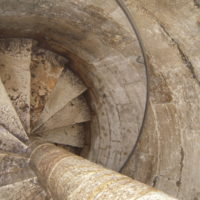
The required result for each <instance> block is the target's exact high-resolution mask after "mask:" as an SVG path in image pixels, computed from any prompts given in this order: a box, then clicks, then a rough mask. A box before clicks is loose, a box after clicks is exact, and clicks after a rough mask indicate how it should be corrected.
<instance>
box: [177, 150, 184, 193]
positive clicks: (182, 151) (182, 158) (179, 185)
mask: <svg viewBox="0 0 200 200" xmlns="http://www.w3.org/2000/svg"><path fill="white" fill-rule="evenodd" d="M180 154H181V161H180V177H179V180H178V181H177V182H176V185H177V187H178V193H179V192H180V189H181V188H180V187H181V184H182V172H183V167H184V165H183V162H184V158H185V153H184V150H183V147H181V151H180Z"/></svg>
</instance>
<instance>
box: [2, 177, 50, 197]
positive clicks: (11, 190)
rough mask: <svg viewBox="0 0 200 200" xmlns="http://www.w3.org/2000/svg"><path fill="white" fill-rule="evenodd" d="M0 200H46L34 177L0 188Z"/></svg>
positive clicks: (45, 195) (44, 193)
mask: <svg viewBox="0 0 200 200" xmlns="http://www.w3.org/2000/svg"><path fill="white" fill-rule="evenodd" d="M0 199H2V200H27V199H28V200H47V199H49V198H48V197H47V194H46V192H45V191H44V190H43V188H42V187H41V186H40V184H39V183H38V180H37V178H36V177H33V178H29V179H26V180H23V181H21V182H16V183H14V184H10V185H6V186H3V187H0Z"/></svg>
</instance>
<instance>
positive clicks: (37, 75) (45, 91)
mask: <svg viewBox="0 0 200 200" xmlns="http://www.w3.org/2000/svg"><path fill="white" fill-rule="evenodd" d="M67 63H68V60H67V59H65V58H63V57H61V56H59V55H57V54H55V53H53V52H50V51H48V50H45V49H41V48H39V47H38V46H37V45H36V44H34V45H33V48H32V62H31V127H34V125H35V123H36V121H37V120H38V118H39V116H40V115H41V112H42V110H43V109H44V106H45V104H46V101H47V100H48V97H49V95H50V94H51V92H52V91H53V89H54V87H55V85H56V82H57V80H58V78H59V77H60V75H61V73H62V71H63V68H64V66H65V65H67Z"/></svg>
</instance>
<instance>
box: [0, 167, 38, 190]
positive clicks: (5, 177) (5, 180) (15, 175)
mask: <svg viewBox="0 0 200 200" xmlns="http://www.w3.org/2000/svg"><path fill="white" fill-rule="evenodd" d="M33 177H35V174H34V172H33V171H32V169H31V168H30V167H25V168H24V167H22V168H16V169H14V170H12V171H10V172H8V173H6V172H1V174H0V186H5V185H9V184H13V183H16V182H20V181H23V180H25V179H29V178H33Z"/></svg>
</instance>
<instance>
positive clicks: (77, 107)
mask: <svg viewBox="0 0 200 200" xmlns="http://www.w3.org/2000/svg"><path fill="white" fill-rule="evenodd" d="M87 121H90V110H89V107H88V105H87V103H86V100H85V98H84V97H83V96H79V97H78V98H76V99H74V100H72V101H71V102H69V103H68V104H67V105H66V106H65V107H64V108H63V109H62V110H60V111H58V112H57V113H56V114H55V115H53V116H52V117H51V118H50V119H49V120H48V121H47V122H46V123H44V124H43V125H42V126H41V127H40V128H39V129H37V130H36V131H35V133H41V132H45V131H49V130H53V129H56V128H60V127H65V126H70V125H74V124H77V123H82V122H87Z"/></svg>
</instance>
